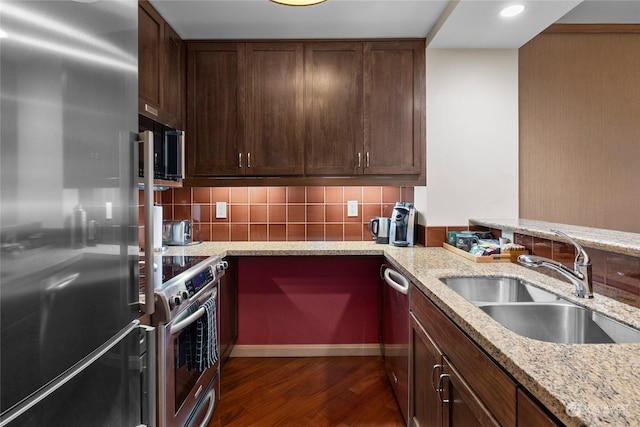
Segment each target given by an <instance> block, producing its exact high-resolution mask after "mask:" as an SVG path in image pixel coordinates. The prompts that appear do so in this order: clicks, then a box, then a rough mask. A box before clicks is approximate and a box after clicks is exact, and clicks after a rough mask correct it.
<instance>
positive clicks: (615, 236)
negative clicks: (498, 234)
mask: <svg viewBox="0 0 640 427" xmlns="http://www.w3.org/2000/svg"><path fill="white" fill-rule="evenodd" d="M469 223H470V224H473V225H481V226H484V227H491V228H497V229H500V230H508V231H513V232H516V233H520V234H527V235H530V236H535V237H542V238H545V239H552V240H560V241H562V240H564V239H563V238H562V237H558V236H557V235H555V234H554V233H552V232H551V231H550V230H552V229H555V230H560V231H562V232H564V233H566V234H568V235H569V236H571V238H573V239H574V240H576V241H577V242H578V243H580V244H581V245H583V246H585V247H587V248H594V249H601V250H603V251H610V252H616V253H620V254H625V255H631V256H638V257H640V234H638V233H629V232H625V231H615V230H606V229H602V228H591V227H581V226H578V225H568V224H558V223H554V222H545V221H535V220H531V219H520V218H472V219H470V220H469Z"/></svg>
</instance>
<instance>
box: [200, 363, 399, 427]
mask: <svg viewBox="0 0 640 427" xmlns="http://www.w3.org/2000/svg"><path fill="white" fill-rule="evenodd" d="M220 387H221V398H220V401H219V402H218V403H219V406H218V408H217V409H216V411H215V412H214V416H213V419H212V420H211V422H210V423H209V427H223V426H242V427H248V426H259V427H268V426H282V427H288V426H292V427H316V426H318V427H346V426H349V427H351V426H363V427H364V426H366V427H382V426H385V427H396V426H397V427H400V426H404V425H405V424H404V421H403V419H402V415H401V413H400V410H399V408H398V405H397V403H396V400H395V397H394V396H393V391H392V390H391V386H390V384H389V382H388V380H387V378H386V374H385V372H384V365H383V360H382V357H303V358H232V359H229V361H228V362H227V364H226V365H225V366H224V368H223V371H222V374H221V383H220Z"/></svg>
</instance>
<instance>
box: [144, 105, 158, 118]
mask: <svg viewBox="0 0 640 427" xmlns="http://www.w3.org/2000/svg"><path fill="white" fill-rule="evenodd" d="M144 111H146V112H147V113H150V114H153V115H154V116H156V117H158V109H157V108H154V107H152V106H151V105H149V104H144Z"/></svg>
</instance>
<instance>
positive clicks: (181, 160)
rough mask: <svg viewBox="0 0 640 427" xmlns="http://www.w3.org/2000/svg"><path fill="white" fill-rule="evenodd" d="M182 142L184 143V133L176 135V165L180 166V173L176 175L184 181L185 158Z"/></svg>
mask: <svg viewBox="0 0 640 427" xmlns="http://www.w3.org/2000/svg"><path fill="white" fill-rule="evenodd" d="M184 141H185V135H184V131H181V132H180V134H179V135H178V164H179V165H180V171H178V175H180V178H182V179H184V177H185V171H186V166H185V156H184V146H185V144H184Z"/></svg>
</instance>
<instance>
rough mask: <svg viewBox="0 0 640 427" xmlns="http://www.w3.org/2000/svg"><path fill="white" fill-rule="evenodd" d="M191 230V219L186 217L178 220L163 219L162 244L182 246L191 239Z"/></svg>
mask: <svg viewBox="0 0 640 427" xmlns="http://www.w3.org/2000/svg"><path fill="white" fill-rule="evenodd" d="M191 230H192V228H191V221H189V220H187V219H183V220H178V221H169V220H166V221H163V222H162V245H163V246H164V245H166V246H184V245H188V244H190V243H191V242H192V241H193V239H192V236H191Z"/></svg>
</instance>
